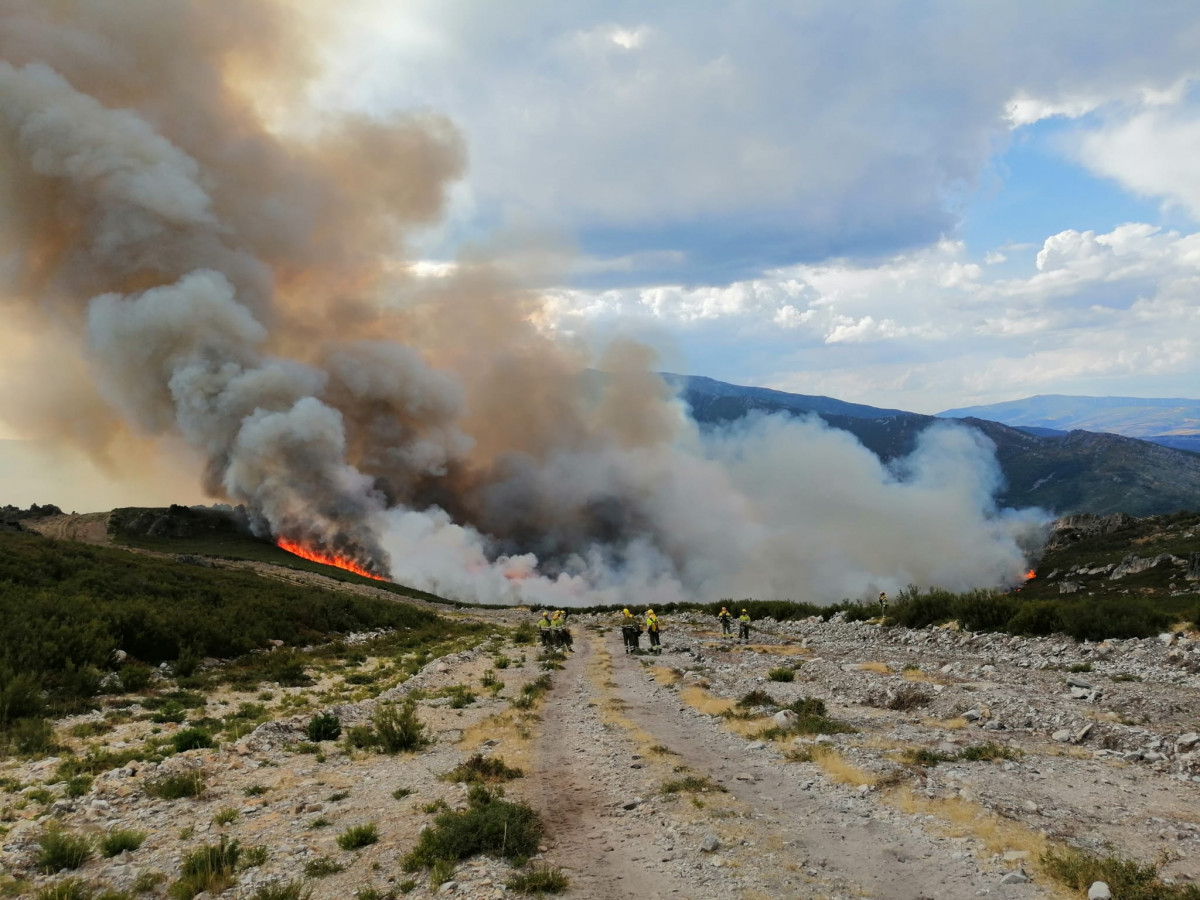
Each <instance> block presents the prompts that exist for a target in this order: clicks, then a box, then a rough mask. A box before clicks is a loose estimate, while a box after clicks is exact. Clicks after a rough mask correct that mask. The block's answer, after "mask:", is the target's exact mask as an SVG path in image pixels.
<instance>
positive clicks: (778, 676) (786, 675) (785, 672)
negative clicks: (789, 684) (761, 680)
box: [767, 666, 796, 681]
mask: <svg viewBox="0 0 1200 900" xmlns="http://www.w3.org/2000/svg"><path fill="white" fill-rule="evenodd" d="M767 677H768V678H770V679H771V680H772V681H794V680H795V678H796V670H795V669H790V668H788V667H787V666H780V667H778V668H775V669H771V671H769V672H767Z"/></svg>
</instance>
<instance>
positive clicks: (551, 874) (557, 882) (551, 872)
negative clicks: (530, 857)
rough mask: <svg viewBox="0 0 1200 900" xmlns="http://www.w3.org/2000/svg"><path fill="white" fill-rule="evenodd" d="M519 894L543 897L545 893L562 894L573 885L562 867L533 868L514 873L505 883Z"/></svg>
mask: <svg viewBox="0 0 1200 900" xmlns="http://www.w3.org/2000/svg"><path fill="white" fill-rule="evenodd" d="M504 886H505V887H506V888H507V889H508V890H510V891H513V892H514V893H517V894H529V895H531V896H534V897H541V896H544V895H545V894H562V893H565V892H566V890H567V889H568V888H569V887H570V886H571V880H570V879H569V878H567V876H566V875H565V874H564V873H563V870H562V869H533V870H532V871H529V872H522V873H520V874H518V875H514V876H513V877H512V878H510V879H509V880H508V881H507V882H506V883H505V885H504Z"/></svg>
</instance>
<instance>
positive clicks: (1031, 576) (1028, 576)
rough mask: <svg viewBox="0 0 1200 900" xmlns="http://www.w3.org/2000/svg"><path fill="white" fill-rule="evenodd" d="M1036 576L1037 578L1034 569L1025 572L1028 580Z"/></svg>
mask: <svg viewBox="0 0 1200 900" xmlns="http://www.w3.org/2000/svg"><path fill="white" fill-rule="evenodd" d="M1034 578H1037V572H1035V571H1034V570H1033V569H1030V570H1029V571H1028V572H1026V573H1025V580H1026V581H1030V580H1032V579H1034Z"/></svg>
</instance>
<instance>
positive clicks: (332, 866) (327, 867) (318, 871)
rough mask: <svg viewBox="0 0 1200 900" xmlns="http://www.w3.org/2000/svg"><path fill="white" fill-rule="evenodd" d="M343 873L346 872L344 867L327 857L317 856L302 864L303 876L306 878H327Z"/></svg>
mask: <svg viewBox="0 0 1200 900" xmlns="http://www.w3.org/2000/svg"><path fill="white" fill-rule="evenodd" d="M344 871H346V867H345V866H343V865H342V864H341V863H340V862H338V861H337V860H333V859H330V858H329V857H328V856H318V857H316V858H315V859H310V860H309V861H308V862H306V863H305V864H304V876H305V877H306V878H327V877H328V876H330V875H336V874H337V873H338V872H344Z"/></svg>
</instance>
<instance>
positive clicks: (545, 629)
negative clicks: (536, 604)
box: [538, 610, 554, 650]
mask: <svg viewBox="0 0 1200 900" xmlns="http://www.w3.org/2000/svg"><path fill="white" fill-rule="evenodd" d="M538 634H539V635H540V636H541V638H542V646H543V647H544V648H545V649H547V650H549V649H550V648H551V647H553V646H554V643H553V641H554V638H553V634H552V626H551V624H550V614H549V613H547V612H546V611H545V610H542V617H541V619H539V620H538Z"/></svg>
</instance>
